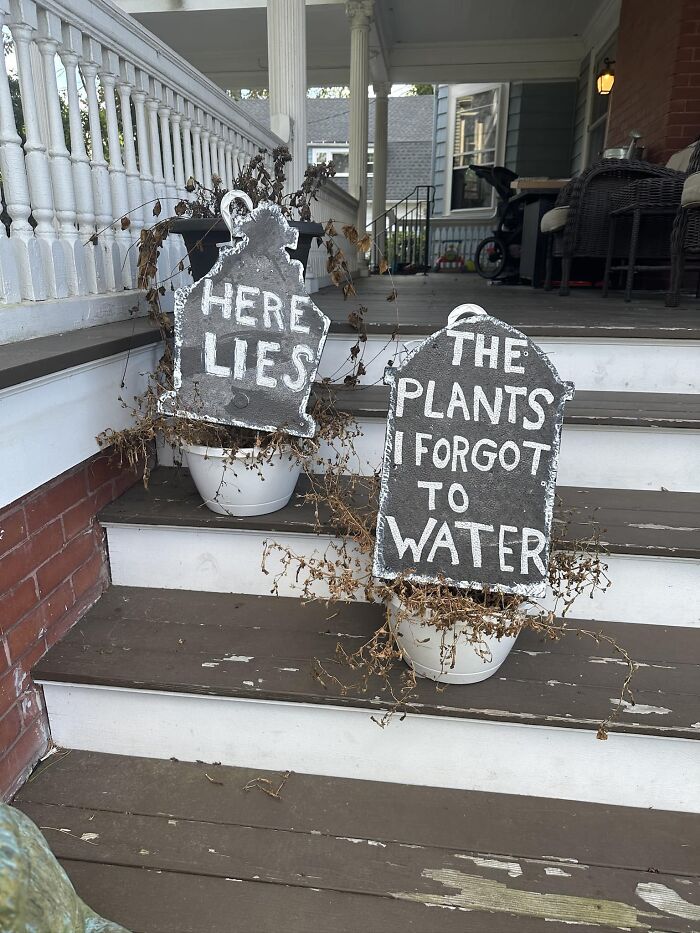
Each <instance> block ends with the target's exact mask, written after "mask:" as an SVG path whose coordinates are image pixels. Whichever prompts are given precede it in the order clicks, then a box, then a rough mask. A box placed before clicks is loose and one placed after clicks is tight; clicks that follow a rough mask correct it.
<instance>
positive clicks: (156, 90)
mask: <svg viewBox="0 0 700 933" xmlns="http://www.w3.org/2000/svg"><path fill="white" fill-rule="evenodd" d="M148 83H149V95H148V97H147V98H146V113H147V115H148V129H149V137H150V153H151V169H152V171H153V185H154V187H155V190H156V197H157V198H158V200H159V201H160V205H161V213H160V215H159V217H158V219H159V220H164V219H165V218H166V217H167V216H168V214H169V211H168V209H167V208H168V194H167V190H166V187H165V175H164V174H163V150H162V148H161V138H160V130H159V128H158V122H159V121H158V110H159V108H160V106H161V95H162V85H161V83H160V81H157V80H156V79H155V78H149V82H148ZM171 246H172V241H170V240H169V239H168V240H166V241H165V242H164V243H163V245H162V246H161V249H160V256H159V257H158V279H159V281H160V282H162V283H166V282H167V284H170V282H171V275H172V272H173V262H172V258H171V257H172V255H174V254H175V253H177V252H178V250H177V249H171ZM178 259H179V256H178ZM176 262H177V260H176Z"/></svg>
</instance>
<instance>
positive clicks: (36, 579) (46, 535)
mask: <svg viewBox="0 0 700 933" xmlns="http://www.w3.org/2000/svg"><path fill="white" fill-rule="evenodd" d="M136 479H137V476H136V475H135V474H134V473H133V472H131V471H130V470H127V469H126V468H121V467H119V466H118V465H116V464H114V463H111V462H110V461H109V458H108V456H107V454H98V455H97V456H95V457H93V458H92V459H90V460H87V461H85V462H84V463H81V464H79V465H78V466H77V467H74V468H73V469H72V470H68V471H67V472H66V473H63V474H62V475H61V476H59V477H57V478H56V479H55V480H52V481H51V482H50V483H46V485H44V486H41V487H40V488H39V489H36V490H34V491H33V492H31V493H29V494H28V495H27V496H24V497H23V498H22V499H19V500H17V501H16V502H13V503H12V504H11V505H8V506H6V507H5V508H4V509H2V510H0V799H6V798H8V797H9V796H10V795H11V794H12V793H14V791H15V790H16V789H17V788H18V787H19V785H20V784H21V783H22V781H23V780H24V778H25V777H26V775H27V773H28V772H29V770H30V769H31V768H32V767H33V765H34V764H35V763H36V761H37V759H38V758H39V757H40V756H41V755H42V754H43V752H44V751H45V750H46V746H47V742H48V735H49V732H48V723H47V720H46V715H45V712H44V709H43V705H42V700H41V695H40V692H39V690H38V689H37V688H36V687H35V686H34V684H33V683H32V680H31V677H30V671H31V668H32V666H33V665H34V664H36V662H37V661H38V660H39V658H41V656H42V655H43V654H44V653H45V652H46V651H47V650H48V649H49V648H50V647H51V645H53V644H54V643H55V642H56V641H58V639H59V638H61V636H62V635H64V634H65V633H66V632H67V631H68V629H69V628H70V627H71V626H72V625H73V624H74V623H75V622H76V621H77V620H78V619H79V618H80V617H81V616H82V615H83V614H84V612H85V611H86V609H87V608H88V607H89V606H91V605H92V604H93V603H94V602H95V600H96V599H98V597H99V596H100V594H101V593H102V591H103V590H104V588H105V586H106V585H107V579H108V578H107V559H106V551H105V544H104V535H103V532H102V530H101V528H100V527H99V526H98V524H97V522H96V521H95V515H96V514H97V512H98V511H99V510H100V509H101V508H102V507H103V506H105V505H106V504H107V503H108V502H111V501H112V500H113V499H115V498H116V497H117V496H119V495H121V493H122V492H123V491H124V490H125V489H128V487H129V486H131V485H133V483H134V482H135V481H136Z"/></svg>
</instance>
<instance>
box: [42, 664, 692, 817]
mask: <svg viewBox="0 0 700 933" xmlns="http://www.w3.org/2000/svg"><path fill="white" fill-rule="evenodd" d="M43 687H44V696H45V699H46V706H47V709H48V715H49V722H50V725H51V734H52V738H53V741H54V742H55V743H56V744H57V745H60V746H62V747H65V748H76V749H81V750H85V751H95V752H105V753H112V754H118V755H134V756H137V757H155V758H161V759H167V758H171V757H175V758H178V759H180V760H184V761H196V760H200V761H220V762H221V763H222V764H225V765H237V766H240V767H246V768H261V769H269V770H272V771H284V770H292V771H297V772H302V773H309V774H320V775H326V776H331V777H345V778H360V779H363V780H371V781H386V782H392V783H398V784H416V785H423V786H429V787H451V788H459V789H464V790H482V791H490V792H492V793H502V794H522V795H529V796H532V795H534V796H539V797H541V796H547V797H552V798H556V799H564V800H581V801H589V802H593V803H603V804H611V805H614V806H632V807H643V808H647V807H654V808H656V809H662V810H677V811H683V812H691V813H696V812H700V756H698V754H697V748H696V747H695V745H694V743H693V741H692V740H687V739H677V738H666V737H662V736H647V735H630V734H616V733H611V734H610V737H609V738H608V741H607V742H601V741H598V740H597V739H596V737H595V726H594V725H593V726H592V727H591V730H590V731H589V730H583V729H563V728H561V727H556V726H528V725H520V724H511V723H501V722H484V721H480V720H470V719H456V718H453V717H448V716H444V717H443V716H432V715H416V714H411V713H409V714H408V715H407V716H406V717H405V719H403V721H399V717H396V718H395V719H394V720H392V721H391V722H390V723H389V725H388V726H387V727H386V728H384V729H381V728H380V727H379V726H377V724H376V723H374V722H373V721H372V720H371V719H370V716H371V715H372V713H373V711H371V710H365V709H357V708H352V707H337V706H325V705H323V706H322V705H316V704H307V703H289V702H284V701H277V700H258V699H246V698H226V697H213V696H199V695H193V694H184V693H165V692H161V691H145V690H134V689H124V688H113V687H101V686H83V685H75V684H61V683H45V682H44V683H43ZM374 715H376V711H374Z"/></svg>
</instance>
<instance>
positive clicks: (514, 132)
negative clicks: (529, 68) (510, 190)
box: [505, 81, 577, 178]
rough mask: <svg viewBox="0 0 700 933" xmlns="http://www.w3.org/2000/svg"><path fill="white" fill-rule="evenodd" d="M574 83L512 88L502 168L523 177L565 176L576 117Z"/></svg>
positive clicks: (569, 165) (516, 84) (531, 84)
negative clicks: (504, 166) (503, 165)
mask: <svg viewBox="0 0 700 933" xmlns="http://www.w3.org/2000/svg"><path fill="white" fill-rule="evenodd" d="M576 90H577V84H576V82H574V81H557V82H514V83H513V84H511V89H510V99H509V106H508V127H507V130H506V154H505V165H506V167H507V168H509V169H511V171H513V172H516V173H517V174H518V175H522V176H540V175H541V176H545V177H547V176H549V177H551V178H560V177H566V176H568V174H569V172H570V169H571V158H572V150H573V141H574V121H575V113H576Z"/></svg>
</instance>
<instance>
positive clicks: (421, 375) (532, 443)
mask: <svg viewBox="0 0 700 933" xmlns="http://www.w3.org/2000/svg"><path fill="white" fill-rule="evenodd" d="M385 381H386V382H388V383H389V385H390V386H391V396H390V403H389V417H388V421H387V429H386V440H385V447H384V461H383V465H382V482H381V493H380V503H379V515H378V518H377V541H376V547H375V552H374V566H373V572H374V574H375V576H377V577H380V578H384V579H394V578H396V577H398V576H400V575H402V574H403V575H404V576H405V577H406V578H407V579H409V580H415V581H417V582H425V583H428V582H438V581H443V582H445V583H449V584H451V585H454V586H458V587H462V588H464V589H492V590H498V591H501V592H505V593H519V594H522V595H530V596H541V595H543V593H544V590H545V583H546V579H547V564H548V560H549V548H550V537H551V526H552V512H553V507H554V493H555V485H556V475H557V459H558V455H559V441H560V435H561V426H562V420H563V416H564V403H565V402H566V400H567V399H570V398H572V397H573V385H572V384H571V383H567V382H563V381H562V380H561V379H560V378H559V375H558V374H557V371H556V370H555V368H554V366H553V365H552V363H551V362H550V360H549V358H548V357H547V356H546V355H545V354H544V353H543V352H542V351H541V350H540V349H539V347H537V346H536V345H535V344H534V343H533V342H532V341H531V340H530V339H529V338H528V337H526V336H525V335H524V334H521V333H520V332H519V331H517V330H515V329H514V328H512V327H510V326H509V325H507V324H504V323H503V322H502V321H499V320H497V319H496V318H493V317H490V316H489V315H487V314H486V312H485V311H484V310H483V309H482V308H479V307H478V306H476V305H463V306H460V308H456V309H455V311H453V312H452V314H451V315H450V317H449V319H448V324H447V327H445V328H444V329H443V330H440V331H438V332H437V333H435V334H433V335H432V336H431V337H428V339H427V340H425V341H423V342H422V343H421V344H420V346H418V347H417V349H416V350H415V351H414V352H413V353H412V355H410V357H409V358H408V359H407V361H405V362H403V363H402V364H401V365H399V366H397V367H395V368H389V369H387V370H386V374H385Z"/></svg>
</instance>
